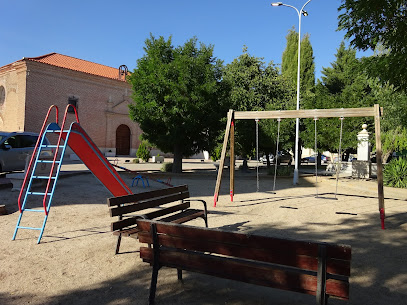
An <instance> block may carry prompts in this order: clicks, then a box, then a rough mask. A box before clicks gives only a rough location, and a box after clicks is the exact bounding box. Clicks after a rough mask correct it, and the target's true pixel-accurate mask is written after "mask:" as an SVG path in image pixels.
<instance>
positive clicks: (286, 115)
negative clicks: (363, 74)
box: [214, 104, 385, 229]
mask: <svg viewBox="0 0 407 305" xmlns="http://www.w3.org/2000/svg"><path fill="white" fill-rule="evenodd" d="M382 113H383V109H382V108H381V107H380V106H379V105H378V104H375V105H374V107H364V108H333V109H304V110H277V111H234V110H232V109H230V110H229V112H228V115H227V123H226V130H225V137H224V139H223V147H222V153H221V158H220V164H219V171H218V176H217V179H216V185H215V193H214V207H216V203H217V202H218V199H219V191H220V186H221V180H222V174H223V168H224V165H225V157H226V150H227V146H228V140H229V139H230V152H229V154H230V199H231V201H233V196H234V194H235V167H234V164H235V151H234V150H235V139H234V138H235V120H261V119H296V118H311V119H319V118H335V117H336V118H346V117H374V122H375V136H376V162H377V195H378V200H379V212H380V219H381V225H382V229H384V219H385V211H384V190H383V164H382V144H381V138H380V117H381V116H382Z"/></svg>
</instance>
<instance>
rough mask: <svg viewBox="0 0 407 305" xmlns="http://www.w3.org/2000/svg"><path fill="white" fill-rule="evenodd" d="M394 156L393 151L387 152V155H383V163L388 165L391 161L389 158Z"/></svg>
mask: <svg viewBox="0 0 407 305" xmlns="http://www.w3.org/2000/svg"><path fill="white" fill-rule="evenodd" d="M392 154H393V151H391V150H390V151H387V152H386V153H384V154H383V155H382V160H383V163H387V161H388V160H389V158H390V156H391V155H392Z"/></svg>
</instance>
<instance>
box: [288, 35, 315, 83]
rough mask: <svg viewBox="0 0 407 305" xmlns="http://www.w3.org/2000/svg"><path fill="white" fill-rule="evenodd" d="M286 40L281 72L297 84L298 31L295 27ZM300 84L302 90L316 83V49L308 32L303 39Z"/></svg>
mask: <svg viewBox="0 0 407 305" xmlns="http://www.w3.org/2000/svg"><path fill="white" fill-rule="evenodd" d="M286 40H287V45H286V48H285V50H284V52H283V56H282V63H281V72H282V74H283V75H284V76H286V77H287V78H288V79H290V80H291V81H292V82H293V84H295V85H297V73H298V33H297V32H296V31H295V30H294V29H290V30H289V32H288V34H287V36H286ZM300 85H301V90H310V89H311V88H313V87H314V85H315V62H314V51H313V49H312V46H311V42H310V39H309V35H308V34H306V35H305V36H304V38H302V39H301V62H300Z"/></svg>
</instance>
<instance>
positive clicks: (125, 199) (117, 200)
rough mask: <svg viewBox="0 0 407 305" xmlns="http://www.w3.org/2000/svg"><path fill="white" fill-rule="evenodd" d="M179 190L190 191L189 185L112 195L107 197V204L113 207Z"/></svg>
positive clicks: (180, 191)
mask: <svg viewBox="0 0 407 305" xmlns="http://www.w3.org/2000/svg"><path fill="white" fill-rule="evenodd" d="M177 192H179V193H183V192H188V186H187V185H180V186H175V187H171V188H166V189H159V190H154V191H149V192H143V193H138V194H130V195H124V196H118V197H112V198H108V199H107V205H108V206H109V207H112V206H115V205H121V204H124V203H129V202H138V201H141V200H146V199H150V198H156V197H161V196H166V195H169V194H174V193H177Z"/></svg>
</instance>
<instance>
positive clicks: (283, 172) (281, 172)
mask: <svg viewBox="0 0 407 305" xmlns="http://www.w3.org/2000/svg"><path fill="white" fill-rule="evenodd" d="M274 166H275V165H274ZM274 166H270V168H269V169H268V172H267V174H268V175H273V176H274ZM293 174H294V168H293V167H292V166H290V165H286V166H283V165H279V166H277V176H284V177H290V176H292V175H293Z"/></svg>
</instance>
